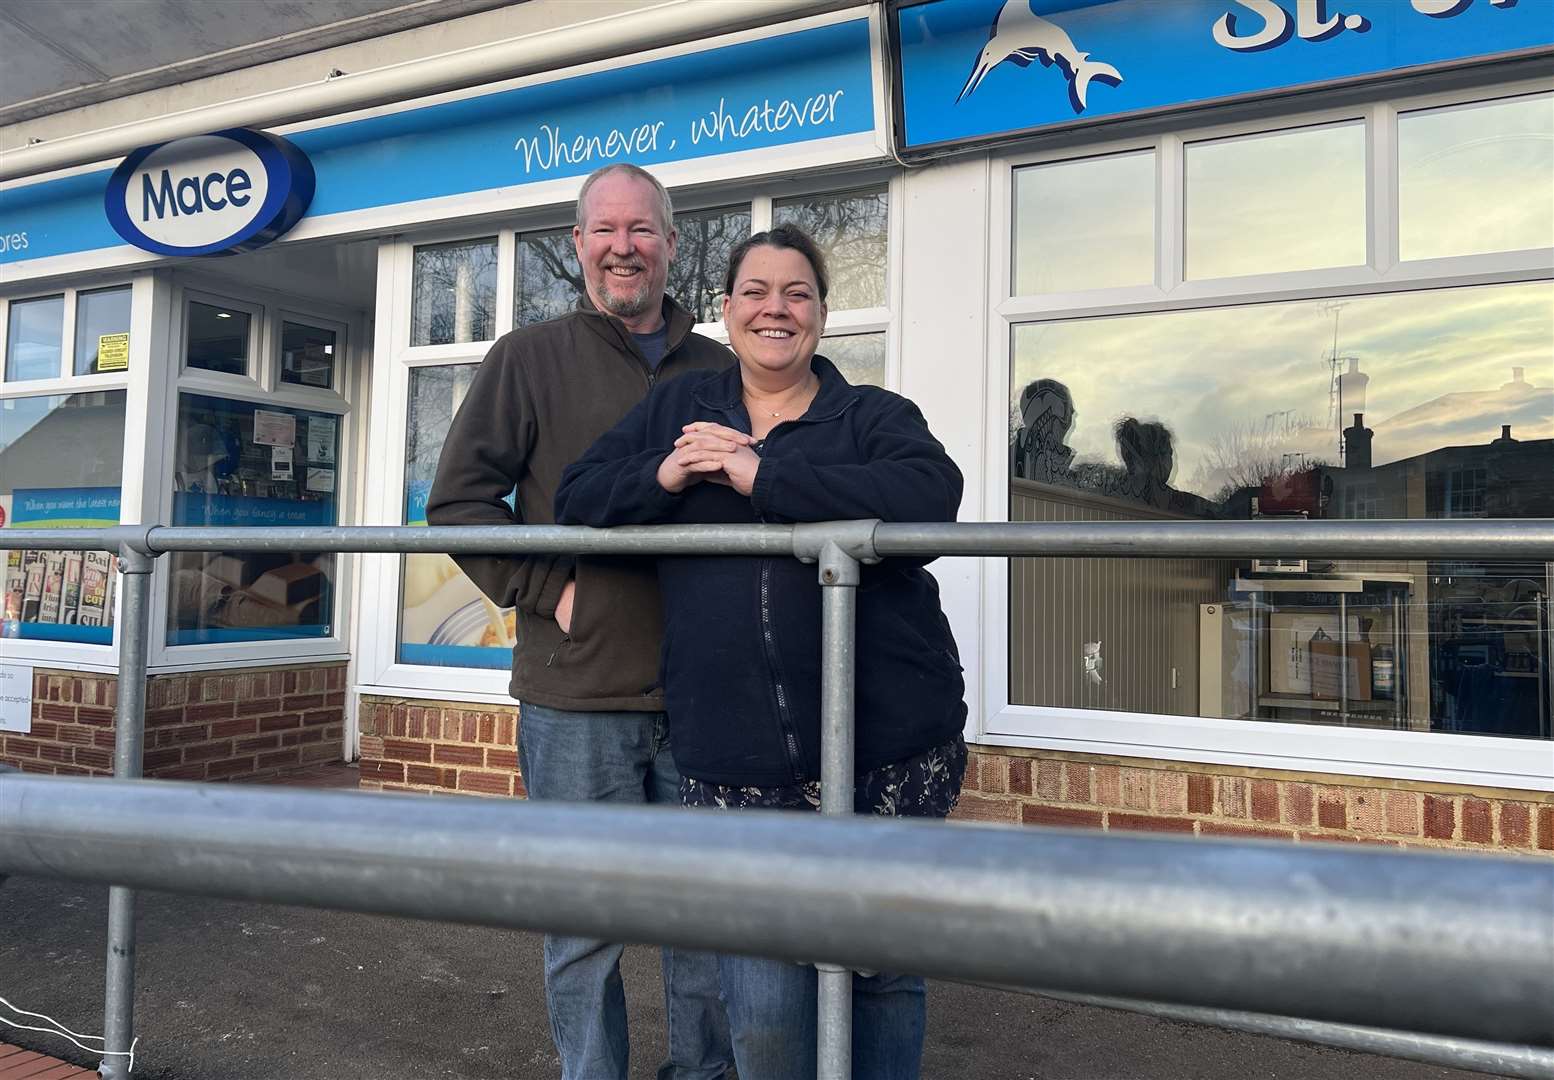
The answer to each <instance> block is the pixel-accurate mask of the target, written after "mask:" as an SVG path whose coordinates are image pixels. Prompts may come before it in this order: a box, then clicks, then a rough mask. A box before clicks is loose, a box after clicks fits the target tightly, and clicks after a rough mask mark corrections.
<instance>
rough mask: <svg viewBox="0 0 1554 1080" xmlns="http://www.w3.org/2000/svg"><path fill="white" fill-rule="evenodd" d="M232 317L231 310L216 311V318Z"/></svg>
mask: <svg viewBox="0 0 1554 1080" xmlns="http://www.w3.org/2000/svg"><path fill="white" fill-rule="evenodd" d="M231 317H232V313H231V312H230V311H218V312H216V318H218V319H230V318H231Z"/></svg>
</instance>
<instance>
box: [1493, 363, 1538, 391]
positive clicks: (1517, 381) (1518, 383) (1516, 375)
mask: <svg viewBox="0 0 1554 1080" xmlns="http://www.w3.org/2000/svg"><path fill="white" fill-rule="evenodd" d="M1500 389H1502V390H1531V389H1532V386H1531V384H1529V383H1528V382H1527V369H1526V368H1524V367H1514V368H1512V369H1511V381H1510V382H1508V383H1506V384H1505V385H1504V386H1502V387H1501V388H1500Z"/></svg>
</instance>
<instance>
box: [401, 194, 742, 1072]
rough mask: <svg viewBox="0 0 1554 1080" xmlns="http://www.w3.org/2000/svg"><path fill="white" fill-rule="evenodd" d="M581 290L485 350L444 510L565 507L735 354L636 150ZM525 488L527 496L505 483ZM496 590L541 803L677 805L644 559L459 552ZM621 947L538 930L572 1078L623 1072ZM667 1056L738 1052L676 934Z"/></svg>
mask: <svg viewBox="0 0 1554 1080" xmlns="http://www.w3.org/2000/svg"><path fill="white" fill-rule="evenodd" d="M572 239H573V242H574V244H575V245H576V247H577V257H578V261H579V262H580V263H581V264H582V268H583V280H584V284H585V286H586V289H587V296H586V297H585V298H584V299H583V300H581V301H580V302H579V304H578V308H577V310H576V311H573V312H571V313H569V314H567V315H563V316H561V317H560V318H556V319H551V320H549V321H548V322H543V323H539V324H537V325H534V326H527V327H523V328H521V329H518V330H514V331H513V332H512V333H510V334H507V335H506V336H504V337H503V338H501V339H500V340H499V341H497V342H496V344H495V345H493V346H492V347H491V351H490V352H489V353H488V354H487V355H486V358H485V360H484V361H483V362H482V363H481V365H480V370H479V372H477V373H476V375H475V381H474V384H473V385H472V386H471V387H470V390H469V393H468V394H467V395H466V397H465V399H464V405H463V407H462V408H460V410H459V413H458V416H456V417H455V418H454V421H453V426H452V427H451V428H450V430H449V432H448V439H447V442H445V443H444V444H443V452H442V458H441V460H440V461H439V462H438V466H437V479H436V481H435V483H434V484H433V485H432V491H431V497H430V499H429V500H428V503H427V512H426V517H427V520H428V521H429V522H431V523H432V524H433V525H511V524H516V523H520V522H522V523H527V524H530V525H548V524H551V523H553V521H554V518H553V517H552V506H553V504H554V502H555V497H556V488H557V487H558V485H559V484H560V482H561V473H562V470H564V469H565V468H566V467H567V466H568V465H570V464H571V463H572V462H573V461H574V460H576V459H577V458H578V457H581V456H582V453H583V451H585V450H587V449H588V447H589V446H590V445H591V444H592V443H593V441H594V440H595V439H596V438H598V437H599V436H600V435H602V434H603V433H604V432H606V431H608V430H609V429H610V428H611V427H613V426H614V425H615V422H616V421H618V420H619V419H620V418H621V417H622V416H624V415H625V414H626V413H627V412H628V411H629V410H630V409H631V407H632V406H634V405H635V404H636V403H637V402H639V401H641V400H642V398H643V397H645V396H646V395H647V392H648V390H649V388H651V387H652V386H653V384H654V383H655V382H657V381H659V380H661V379H668V378H672V377H674V376H676V375H680V374H683V373H685V372H687V371H696V370H705V369H721V368H725V367H727V366H728V365H729V364H731V363H732V362H733V357H732V355H731V354H730V353H729V352H728V350H727V349H725V348H723V346H721V345H719V344H718V343H716V342H714V341H712V340H710V339H708V338H704V337H701V336H699V335H697V334H693V333H691V327H692V326H693V325H694V323H695V320H694V319H693V318H692V316H691V315H690V313H689V312H687V311H686V310H685V309H684V308H682V307H680V305H678V304H676V303H675V302H674V301H673V300H671V299H669V298H668V297H666V296H665V295H664V283H665V281H666V280H667V278H668V275H669V262H670V260H671V259H673V258H674V252H675V239H676V236H675V228H674V208H673V206H672V205H671V203H670V200H669V193H668V192H667V191H665V190H664V187H663V185H662V184H660V183H659V182H658V181H657V180H656V179H654V178H653V176H652V175H650V174H649V173H647V172H646V171H644V170H642V169H639V168H637V167H636V166H634V165H610V166H607V167H605V168H603V169H600V170H598V171H597V172H595V173H593V174H592V175H590V176H589V177H588V179H587V180H585V181H584V182H583V187H582V190H581V191H580V192H579V194H578V200H577V224H576V225H575V226H574V227H573V229H572ZM515 488H516V490H517V497H516V499H515V504H516V505H515V506H509V505H508V502H507V498H508V496H509V493H511V492H513V491H514V489H515ZM457 561H458V564H459V567H460V568H461V569H462V570H463V571H464V572H465V573H466V574H468V575H469V577H470V578H471V580H473V581H474V582H475V584H476V585H478V586H479V587H480V588H481V589H482V590H483V591H484V592H485V594H486V595H487V596H489V597H490V598H491V599H492V600H493V601H494V602H496V603H497V604H499V605H501V606H503V607H516V608H517V612H518V614H517V619H518V625H517V639H518V644H517V645H516V646H514V648H513V677H512V683H511V687H510V691H511V693H512V695H513V697H515V698H517V699H518V700H519V701H520V702H521V703H522V708H521V710H520V717H519V735H518V760H519V769H520V770H521V772H522V776H523V782H524V785H525V787H526V788H527V789H528V792H529V797H530V798H531V799H552V800H564V801H572V802H614V803H665V804H668V805H676V806H677V805H679V784H680V776H679V773H678V772H677V771H676V770H675V765H674V759H673V758H672V757H671V755H670V752H669V723H668V718H667V716H666V715H665V714H664V700H663V688H662V687H661V686H660V685H659V673H658V658H659V657H658V654H659V640H660V634H661V615H660V608H659V598H658V582H657V577H656V573H655V570H654V565H653V563H652V561H651V560H629V559H619V560H601V559H587V558H578V559H574V558H572V557H571V556H527V557H522V558H518V557H514V558H499V557H471V556H463V557H460V558H459V559H458V560H457ZM620 956H621V946H620V945H616V944H611V943H609V942H603V941H594V940H590V939H584V938H573V937H561V936H555V935H552V936H549V937H547V938H546V939H545V995H546V1002H547V1004H548V1006H549V1009H550V1021H551V1033H552V1036H553V1037H554V1039H555V1041H556V1050H557V1052H558V1053H559V1054H560V1055H561V1067H562V1077H563V1080H626V1075H627V1071H626V1070H627V1064H626V1063H627V1040H626V1002H625V996H624V993H623V992H622V989H621V977H620ZM663 962H664V986H665V996H666V1005H667V1010H666V1011H667V1014H668V1021H669V1058H670V1060H669V1061H668V1062H667V1063H666V1064H665V1065H664V1066H663V1068H662V1069H660V1071H659V1074H658V1075H659V1077H660V1080H717V1078H719V1077H722V1076H724V1075H725V1074H726V1072H727V1070H728V1067H729V1064H730V1063H731V1062H732V1060H733V1056H732V1053H731V1051H730V1049H729V1036H728V1023H727V1020H726V1019H725V1017H724V1014H723V1008H722V1005H721V1003H720V1002H719V1000H718V981H717V966H716V961H715V959H714V958H712V957H710V956H708V955H707V954H704V953H691V952H687V951H686V950H677V949H665V950H664V957H663Z"/></svg>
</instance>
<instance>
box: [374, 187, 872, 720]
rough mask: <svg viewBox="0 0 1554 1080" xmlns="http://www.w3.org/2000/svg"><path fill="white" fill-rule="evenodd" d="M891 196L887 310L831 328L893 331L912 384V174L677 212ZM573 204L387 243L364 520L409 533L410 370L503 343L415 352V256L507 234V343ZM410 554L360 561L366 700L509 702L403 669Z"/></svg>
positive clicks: (503, 303) (760, 193)
mask: <svg viewBox="0 0 1554 1080" xmlns="http://www.w3.org/2000/svg"><path fill="white" fill-rule="evenodd" d="M877 189H883V190H884V191H885V193H886V199H887V213H886V228H887V247H886V269H885V272H886V298H887V302H886V306H884V307H875V308H865V309H857V310H851V311H839V312H832V313H831V316H830V320H829V321H828V323H827V327H826V329H827V331H828V332H830V333H832V334H836V333H838V332H842V333H846V334H863V333H884V334H885V345H886V348H885V357H886V360H885V362H886V377H887V385H889V386H891V387H895V386H898V385H899V383H900V378H901V374H900V372H901V343H900V338H901V333H900V319H901V315H900V307H901V305H900V303H899V299H898V298H899V297H900V295H901V239H902V224H901V219H902V214H901V213H900V210H899V207H900V205H901V198H902V177H901V173H900V170H899V169H894V168H886V167H879V166H872V167H867V168H863V169H857V170H852V171H848V172H845V173H839V174H821V175H816V176H803V177H798V178H792V179H784V181H783V182H782V190H781V191H780V193H774V192H773V190H772V186H771V183H770V182H769V181H767V182H760V181H757V182H743V183H737V184H729V185H724V186H721V187H714V188H705V189H698V190H696V191H695V192H692V193H687V194H686V195H684V196H683V197H682V196H677V197H676V210H677V211H687V212H690V211H697V210H713V209H719V208H724V207H734V206H740V205H744V204H749V206H750V229H751V232H752V233H756V232H761V231H763V230H766V229H769V228H771V225H772V206H773V202H774V201H776V200H779V199H788V198H795V197H803V196H814V195H829V194H838V195H840V194H846V193H849V192H855V191H865V190H877ZM572 217H573V215H572V208H571V206H570V205H566V206H551V207H546V208H542V209H539V210H536V211H534V212H533V213H530V214H526V215H525V216H524V218H523V220H522V221H521V222H519V223H518V224H517V225H516V227H515V226H514V225H513V224H512V223H508V224H507V225H505V226H504V227H502V228H499V229H493V228H492V227H491V226H490V225H489V223H487V224H485V225H481V224H470V225H466V226H464V227H462V228H457V227H455V228H441V229H437V230H435V231H428V232H418V233H416V234H415V235H414V236H405V237H395V238H392V239H388V240H385V241H383V242H382V243H381V244H380V245H379V249H378V304H377V310H378V312H379V315H380V318H379V322H378V325H377V335H376V341H375V354H376V355H377V356H379V357H381V358H382V359H381V360H380V362H379V364H380V366H379V370H380V372H382V373H383V374H384V375H386V377H385V378H380V379H377V380H376V381H375V382H374V385H373V399H372V404H371V415H372V416H374V417H376V418H378V419H379V420H380V421H381V422H380V423H378V424H377V425H376V426H375V428H374V430H373V431H372V432H371V433H370V436H369V438H370V447H369V450H368V461H369V464H368V468H369V469H370V470H373V473H372V476H371V478H370V479H369V480H368V482H367V497H366V500H365V502H364V505H363V513H364V515H365V517H364V522H365V523H367V524H377V525H400V524H403V521H404V489H405V449H406V440H407V438H408V433H409V423H408V419H409V417H408V409H409V406H410V373H411V371H413V370H414V369H416V368H423V367H443V366H457V365H466V364H469V365H472V364H478V363H480V361H481V360H483V359H484V358H485V355H486V353H487V352H488V351H490V348H491V346H492V344H493V343H494V341H492V340H486V341H472V342H463V343H455V344H448V345H419V346H413V345H410V344H409V342H410V319H411V296H412V289H413V285H414V270H415V249H416V248H418V247H426V246H429V245H436V244H443V243H452V242H456V241H459V240H476V239H480V238H483V237H489V236H492V235H495V236H496V238H497V283H496V289H497V294H496V329H495V335H496V337H498V338H499V337H501V336H502V335H503V334H505V333H507V332H508V331H509V330H510V329H512V326H513V318H514V307H515V302H516V287H517V272H518V261H517V256H518V238H519V237H520V236H522V235H523V234H526V233H534V232H547V231H551V230H555V229H558V228H566V227H569V226H570V225H571V224H572ZM695 329H696V332H697V333H700V334H703V335H704V336H706V337H710V338H712V339H713V340H715V341H720V342H723V343H725V344H726V343H727V341H728V334H727V331H726V330H725V328H724V326H723V324H722V323H721V322H713V323H700V324H698V325H697V326H696V328H695ZM401 559H402V556H398V555H363V556H359V566H360V582H361V584H360V596H361V611H360V613H359V622H358V626H357V630H356V636H355V639H354V643H355V644H354V651H355V655H356V657H357V658H358V663H359V668H358V672H359V675H358V682H357V684H356V686H355V692H356V693H358V694H368V695H380V696H389V697H394V696H398V697H406V696H419V697H435V698H438V699H443V700H450V701H471V702H484V703H510V702H511V700H512V698H511V697H510V696H509V694H508V683H509V679H510V677H511V674H510V671H509V670H508V669H506V668H502V669H496V668H458V667H435V666H430V665H422V664H406V663H401V662H400V661H399V659H398V653H399V620H400V615H401V610H400V592H401V584H402V583H401V574H400V566H401V561H400V560H401Z"/></svg>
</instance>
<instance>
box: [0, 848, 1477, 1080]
mask: <svg viewBox="0 0 1554 1080" xmlns="http://www.w3.org/2000/svg"><path fill="white" fill-rule="evenodd" d="M106 921H107V889H106V888H105V887H101V886H83V885H76V884H71V883H65V882H56V881H46V880H42V879H37V878H20V877H12V878H10V879H9V880H8V881H7V882H6V883H5V884H4V885H0V997H3V998H5V999H7V1000H8V1001H10V1003H11V1004H12V1005H14V1006H16V1007H18V1008H21V1009H27V1010H30V1011H33V1012H39V1013H43V1014H46V1015H48V1016H50V1017H53V1018H54V1019H55V1020H57V1021H59V1022H60V1023H62V1024H64V1025H66V1026H67V1027H70V1028H73V1029H74V1030H76V1031H79V1032H87V1033H94V1034H100V1033H101V1031H102V1027H101V1025H102V1006H103V952H104V940H105V927H106ZM623 966H624V978H625V984H626V993H627V1000H628V1003H629V1008H630V1014H631V1022H632V1045H633V1055H632V1073H631V1075H632V1080H651V1078H652V1077H653V1076H654V1074H655V1070H656V1067H657V1065H658V1064H659V1062H660V1060H661V1055H662V1054H663V1050H664V1039H663V1006H662V997H661V993H660V991H659V974H658V957H657V951H656V950H653V949H649V948H635V947H634V948H631V949H628V950H627V959H626V962H625V964H624V965H623ZM136 971H137V981H136V1002H135V1022H136V1031H137V1034H138V1035H139V1039H140V1041H139V1045H138V1047H137V1056H136V1060H135V1071H134V1075H135V1077H136V1078H137V1080H216V1078H220V1080H344V1078H351V1080H356V1078H370V1080H379V1078H381V1080H433V1078H457V1080H497V1078H500V1080H554V1078H555V1077H558V1076H559V1075H560V1065H559V1063H558V1061H557V1059H556V1055H555V1051H554V1050H553V1048H552V1046H551V1042H550V1034H549V1026H548V1024H547V1021H546V1018H545V1001H544V991H543V989H542V986H541V982H540V938H539V937H538V936H537V935H534V934H528V933H519V932H516V931H500V930H491V929H485V928H477V927H467V926H454V925H447V924H441V923H426V922H417V921H412V920H406V919H393V918H384V917H379V916H366V915H354V914H347V913H341V912H331V911H315V910H312V909H304V908H289V907H278V906H269V905H260V904H251V903H236V902H230V901H224V900H207V899H203V898H199V897H189V896H175V895H171V894H166V893H141V894H140V895H139V898H138V939H137V969H136ZM0 1017H5V1018H7V1019H12V1020H16V1019H19V1018H18V1017H16V1015H15V1014H14V1013H9V1012H7V1011H4V1010H3V1009H0ZM33 1022H35V1021H33ZM0 1042H9V1043H12V1044H15V1045H17V1046H21V1047H24V1048H26V1049H28V1050H33V1051H36V1052H39V1053H44V1054H49V1055H52V1056H54V1057H58V1058H62V1059H64V1060H66V1061H69V1062H72V1063H74V1064H76V1065H81V1066H86V1067H94V1066H95V1065H96V1064H97V1061H96V1059H95V1058H94V1057H92V1056H91V1055H88V1054H85V1053H83V1052H81V1051H79V1050H77V1049H76V1048H75V1047H72V1046H71V1045H70V1044H69V1043H67V1042H66V1041H65V1040H63V1039H61V1038H59V1037H57V1036H52V1035H44V1034H40V1033H37V1032H32V1031H20V1030H16V1029H14V1028H10V1027H6V1026H4V1025H0ZM1476 1075H1478V1074H1473V1073H1466V1072H1459V1071H1456V1070H1450V1069H1440V1068H1434V1067H1431V1066H1425V1065H1418V1064H1414V1063H1410V1062H1404V1061H1398V1060H1395V1059H1391V1058H1382V1057H1375V1056H1371V1055H1364V1054H1355V1053H1350V1052H1347V1051H1340V1050H1331V1049H1326V1048H1321V1047H1314V1046H1308V1045H1303V1044H1300V1043H1294V1042H1287V1041H1285V1040H1282V1039H1274V1038H1268V1037H1264V1036H1256V1035H1245V1034H1240V1033H1236V1032H1228V1031H1223V1030H1219V1029H1216V1028H1207V1027H1199V1026H1196V1025H1191V1024H1182V1023H1175V1022H1170V1021H1163V1020H1156V1019H1153V1018H1149V1017H1144V1016H1139V1015H1135V1014H1132V1013H1124V1012H1116V1011H1113V1010H1109V1009H1099V1008H1091V1007H1086V1006H1079V1005H1072V1004H1068V1003H1064V1002H1058V1001H1053V1000H1050V999H1046V998H1037V997H1031V996H1027V995H1024V994H1015V993H1008V992H1003V991H997V990H990V989H983V988H979V987H973V986H965V985H960V984H953V983H933V984H931V985H930V989H929V1020H928V1038H927V1051H926V1054H925V1059H924V1068H923V1076H924V1077H926V1078H933V1080H938V1078H946V1080H993V1078H998V1080H1468V1078H1470V1077H1473V1076H1476Z"/></svg>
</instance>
